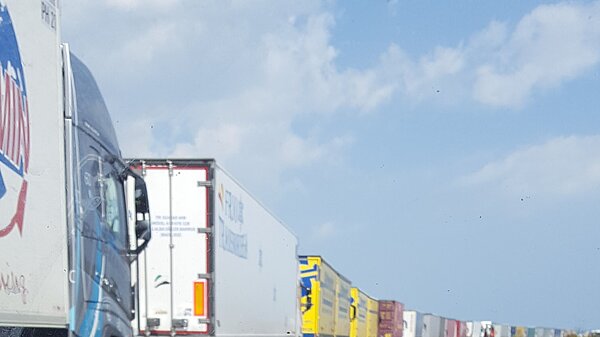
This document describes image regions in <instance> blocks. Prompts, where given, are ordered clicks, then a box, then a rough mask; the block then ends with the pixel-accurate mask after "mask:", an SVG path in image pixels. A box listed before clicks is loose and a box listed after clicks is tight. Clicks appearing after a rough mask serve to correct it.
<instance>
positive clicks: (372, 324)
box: [367, 297, 379, 337]
mask: <svg viewBox="0 0 600 337" xmlns="http://www.w3.org/2000/svg"><path fill="white" fill-rule="evenodd" d="M378 329H379V302H378V301H377V300H375V299H373V298H371V297H368V301H367V337H378V333H379V330H378Z"/></svg>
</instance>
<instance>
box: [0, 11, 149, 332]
mask: <svg viewBox="0 0 600 337" xmlns="http://www.w3.org/2000/svg"><path fill="white" fill-rule="evenodd" d="M59 9H60V6H59V4H58V2H57V0H26V1H23V0H0V336H11V337H14V336H27V337H35V336H44V337H47V336H85V337H127V336H131V335H132V328H131V325H130V320H131V319H132V318H133V312H134V310H135V308H134V307H133V304H134V301H133V298H132V287H131V278H130V266H131V262H132V261H133V260H134V259H135V257H136V256H137V254H138V253H139V252H140V250H141V249H142V248H143V246H144V244H145V243H144V242H147V240H149V238H150V235H149V231H148V230H149V223H148V222H147V218H148V215H147V214H146V213H147V207H146V206H147V204H148V203H147V199H146V197H145V191H144V183H143V181H142V179H141V178H140V177H138V176H136V174H135V173H133V172H132V171H130V169H129V166H127V165H126V164H125V163H124V162H123V161H122V160H121V158H120V151H119V145H118V142H117V139H116V136H115V132H114V129H113V126H112V123H111V119H110V116H109V114H108V110H107V108H106V105H105V104H104V100H103V98H102V95H101V94H100V91H99V89H98V87H97V85H96V82H95V81H94V78H93V76H92V75H91V73H90V72H89V70H88V69H87V67H86V66H85V65H84V64H83V63H82V62H81V61H79V60H78V59H77V58H76V57H75V56H73V55H72V54H71V53H70V52H69V50H68V46H66V45H62V44H61V40H60V20H59V18H60V14H59ZM130 178H132V179H130ZM134 180H135V189H136V190H135V193H136V195H137V196H136V197H134V196H133V190H132V191H131V192H132V194H131V197H129V198H128V197H126V193H125V192H126V183H127V182H128V181H129V182H133V181H134ZM129 186H130V187H132V184H130V185H129ZM134 198H135V205H136V206H137V210H136V209H134V207H133V206H134V203H133V199H134ZM127 200H130V201H132V202H131V203H129V206H130V207H127V202H126V201H127ZM137 213H140V214H138V216H137V218H136V219H137V220H139V221H134V218H133V216H134V215H136V214H137ZM127 214H129V215H131V217H127ZM144 218H146V219H144ZM137 239H142V240H137ZM142 241H143V242H142ZM138 243H139V244H140V246H138Z"/></svg>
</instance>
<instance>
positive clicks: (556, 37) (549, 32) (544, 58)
mask: <svg viewBox="0 0 600 337" xmlns="http://www.w3.org/2000/svg"><path fill="white" fill-rule="evenodd" d="M599 16H600V2H594V3H591V4H577V3H561V4H554V5H544V6H540V7H538V8H536V9H535V10H533V11H532V12H531V13H530V14H529V15H527V16H525V17H524V18H523V19H521V21H520V22H519V23H518V24H517V26H516V28H515V30H514V31H513V32H512V34H511V35H510V37H508V39H506V40H505V41H504V42H503V43H501V44H500V45H498V46H497V48H496V49H495V50H494V52H495V55H492V57H491V60H489V61H488V62H485V63H484V64H481V65H479V67H478V69H477V79H476V83H475V88H474V89H475V90H474V95H475V98H476V99H477V100H479V101H481V102H483V103H486V104H491V105H496V106H521V105H523V104H524V103H525V101H526V100H527V99H528V98H529V97H530V96H531V95H532V94H534V92H535V91H536V90H540V89H546V88H551V87H556V86H558V85H560V84H561V83H563V82H564V81H567V80H570V79H572V78H574V77H576V76H579V75H581V74H582V73H583V72H585V71H586V70H588V69H590V68H591V67H593V66H596V65H597V64H598V62H600V20H598V17H599ZM494 28H495V27H491V28H490V29H488V31H492V30H493V29H494ZM490 44H496V45H497V40H495V39H494V38H491V39H490Z"/></svg>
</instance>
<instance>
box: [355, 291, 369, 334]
mask: <svg viewBox="0 0 600 337" xmlns="http://www.w3.org/2000/svg"><path fill="white" fill-rule="evenodd" d="M368 304H369V296H368V295H367V294H365V293H364V292H362V291H361V290H360V289H358V288H352V290H351V299H350V337H367V313H368Z"/></svg>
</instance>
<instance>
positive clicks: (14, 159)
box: [0, 1, 30, 238]
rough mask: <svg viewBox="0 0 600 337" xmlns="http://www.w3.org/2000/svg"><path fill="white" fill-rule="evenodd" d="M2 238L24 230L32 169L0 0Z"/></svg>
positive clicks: (25, 112)
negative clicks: (28, 174) (15, 231)
mask: <svg viewBox="0 0 600 337" xmlns="http://www.w3.org/2000/svg"><path fill="white" fill-rule="evenodd" d="M0 94H1V95H0V238H2V237H5V236H7V235H8V234H10V233H11V232H12V231H13V230H14V229H15V227H16V228H17V229H18V230H19V233H22V231H23V217H24V215H25V214H24V213H25V204H26V199H27V173H28V170H29V152H30V146H29V145H30V138H29V107H28V104H27V89H26V86H25V77H24V73H23V64H22V62H21V55H20V53H19V46H18V44H17V38H16V35H15V30H14V28H13V24H12V20H11V18H10V14H9V12H8V8H7V7H6V5H5V4H4V3H2V1H0Z"/></svg>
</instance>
